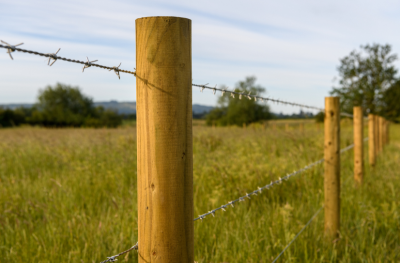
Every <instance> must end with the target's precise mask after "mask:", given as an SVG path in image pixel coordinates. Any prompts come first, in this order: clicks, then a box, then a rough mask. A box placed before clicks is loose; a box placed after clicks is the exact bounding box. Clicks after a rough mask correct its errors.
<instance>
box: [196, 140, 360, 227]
mask: <svg viewBox="0 0 400 263" xmlns="http://www.w3.org/2000/svg"><path fill="white" fill-rule="evenodd" d="M366 139H368V138H366ZM364 140H365V139H364ZM353 147H354V144H351V145H349V146H347V147H346V148H343V149H341V150H340V153H344V152H346V151H348V150H350V149H352V148H353ZM322 162H324V159H320V160H318V161H316V162H313V163H311V164H309V165H307V166H305V167H304V168H301V169H300V170H297V171H294V172H293V173H291V174H287V175H286V176H284V177H279V180H276V181H271V183H269V184H267V185H265V186H263V187H258V188H257V190H254V191H252V192H250V193H248V194H246V195H244V196H241V197H239V198H238V199H235V200H233V201H229V202H228V203H227V204H225V205H222V206H220V207H218V208H215V209H213V210H211V211H209V212H208V213H205V214H202V215H199V216H198V217H197V218H195V219H194V220H193V221H197V220H199V219H200V220H201V221H203V219H205V218H206V217H207V216H208V215H211V214H212V215H213V217H215V212H216V211H218V210H222V211H226V208H227V207H228V206H232V207H234V206H233V204H234V203H237V202H242V201H245V200H246V199H245V198H248V199H250V196H251V195H257V193H259V194H261V193H262V190H264V189H267V190H268V189H270V188H271V187H272V186H274V185H276V184H281V183H282V182H283V180H285V181H287V180H289V178H290V177H292V176H295V175H297V174H300V173H302V172H304V171H307V170H308V169H311V168H312V167H314V166H316V165H317V164H320V163H322Z"/></svg>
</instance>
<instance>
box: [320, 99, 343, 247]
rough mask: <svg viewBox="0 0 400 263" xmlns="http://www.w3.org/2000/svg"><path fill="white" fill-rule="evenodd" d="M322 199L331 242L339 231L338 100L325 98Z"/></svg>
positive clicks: (327, 233)
mask: <svg viewBox="0 0 400 263" xmlns="http://www.w3.org/2000/svg"><path fill="white" fill-rule="evenodd" d="M324 126H325V131H324V133H325V138H324V160H325V173H324V194H325V196H324V199H325V226H324V228H325V234H326V236H327V238H329V239H330V240H333V239H335V238H337V237H338V235H339V229H340V112H339V98H338V97H327V98H325V120H324Z"/></svg>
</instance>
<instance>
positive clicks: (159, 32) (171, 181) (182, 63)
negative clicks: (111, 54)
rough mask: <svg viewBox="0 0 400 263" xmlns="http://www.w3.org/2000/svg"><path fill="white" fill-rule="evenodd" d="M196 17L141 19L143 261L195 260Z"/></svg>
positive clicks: (138, 83)
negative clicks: (193, 29) (193, 31)
mask: <svg viewBox="0 0 400 263" xmlns="http://www.w3.org/2000/svg"><path fill="white" fill-rule="evenodd" d="M191 46H192V44H191V20H189V19H186V18H179V17H145V18H140V19H137V20H136V67H137V68H136V89H137V91H136V96H137V98H136V101H137V136H138V137H137V165H138V223H139V231H138V232H139V262H143V263H144V262H170V263H179V262H185V263H187V262H191V263H192V262H194V258H193V232H194V224H193V218H194V216H193V151H192V145H193V142H192V85H191V83H192V49H191V48H192V47H191Z"/></svg>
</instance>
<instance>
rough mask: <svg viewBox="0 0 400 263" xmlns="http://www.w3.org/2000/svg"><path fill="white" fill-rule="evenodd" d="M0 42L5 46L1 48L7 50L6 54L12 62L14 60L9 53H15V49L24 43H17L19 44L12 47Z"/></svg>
mask: <svg viewBox="0 0 400 263" xmlns="http://www.w3.org/2000/svg"><path fill="white" fill-rule="evenodd" d="M0 41H1V43H3V44H5V45H6V46H5V47H4V46H3V45H1V46H2V47H4V48H7V53H8V55H9V56H10V58H11V59H12V60H14V58H13V57H12V55H11V52H15V50H16V49H17V48H16V47H18V46H21V45H23V44H24V43H19V44H16V45H14V46H13V45H10V44H8V43H7V42H5V41H3V40H0Z"/></svg>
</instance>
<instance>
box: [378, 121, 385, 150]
mask: <svg viewBox="0 0 400 263" xmlns="http://www.w3.org/2000/svg"><path fill="white" fill-rule="evenodd" d="M378 130H379V138H378V145H379V149H378V151H379V152H381V151H382V150H383V134H384V131H383V118H382V117H381V116H379V117H378Z"/></svg>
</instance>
